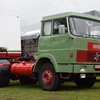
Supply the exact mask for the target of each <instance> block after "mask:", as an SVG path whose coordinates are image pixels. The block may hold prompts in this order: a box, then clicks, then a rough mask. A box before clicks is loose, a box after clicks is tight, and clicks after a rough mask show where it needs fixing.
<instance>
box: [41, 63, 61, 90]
mask: <svg viewBox="0 0 100 100" xmlns="http://www.w3.org/2000/svg"><path fill="white" fill-rule="evenodd" d="M39 84H40V86H41V88H42V89H43V90H47V91H56V90H59V89H60V86H61V79H60V76H59V74H58V73H56V72H55V70H54V67H53V65H52V64H51V63H46V64H44V65H43V67H42V68H41V69H40V72H39Z"/></svg>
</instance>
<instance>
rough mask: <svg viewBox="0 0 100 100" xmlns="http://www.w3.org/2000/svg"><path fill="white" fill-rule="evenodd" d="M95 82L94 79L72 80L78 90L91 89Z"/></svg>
mask: <svg viewBox="0 0 100 100" xmlns="http://www.w3.org/2000/svg"><path fill="white" fill-rule="evenodd" d="M95 81H96V77H95V76H94V75H93V77H86V78H83V79H82V78H79V77H78V78H76V79H75V80H74V82H75V84H76V85H77V86H78V87H80V88H91V87H92V86H93V85H94V83H95Z"/></svg>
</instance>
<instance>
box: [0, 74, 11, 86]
mask: <svg viewBox="0 0 100 100" xmlns="http://www.w3.org/2000/svg"><path fill="white" fill-rule="evenodd" d="M9 82H10V75H6V74H5V75H4V74H3V75H0V87H6V86H8V85H9Z"/></svg>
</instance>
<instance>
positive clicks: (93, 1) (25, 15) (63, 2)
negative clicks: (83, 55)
mask: <svg viewBox="0 0 100 100" xmlns="http://www.w3.org/2000/svg"><path fill="white" fill-rule="evenodd" d="M91 10H98V11H100V0H0V13H1V14H2V13H6V14H10V15H18V16H19V17H20V22H21V32H22V31H24V32H25V31H31V30H36V29H39V28H40V21H41V19H42V17H43V16H45V15H51V14H56V13H61V12H67V11H75V12H87V11H91Z"/></svg>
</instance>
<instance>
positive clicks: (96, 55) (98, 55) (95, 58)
mask: <svg viewBox="0 0 100 100" xmlns="http://www.w3.org/2000/svg"><path fill="white" fill-rule="evenodd" d="M99 57H100V53H98V52H96V54H95V57H94V60H95V61H99V60H100V58H99Z"/></svg>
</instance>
